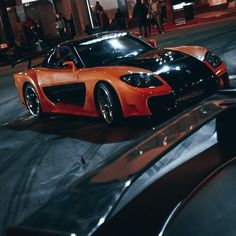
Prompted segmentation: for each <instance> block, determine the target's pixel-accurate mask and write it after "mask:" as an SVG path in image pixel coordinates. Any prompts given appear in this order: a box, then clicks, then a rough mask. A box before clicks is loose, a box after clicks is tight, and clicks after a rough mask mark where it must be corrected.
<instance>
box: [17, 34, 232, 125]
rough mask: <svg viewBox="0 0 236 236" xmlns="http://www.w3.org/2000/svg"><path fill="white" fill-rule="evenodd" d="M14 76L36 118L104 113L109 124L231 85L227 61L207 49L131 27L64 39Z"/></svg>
mask: <svg viewBox="0 0 236 236" xmlns="http://www.w3.org/2000/svg"><path fill="white" fill-rule="evenodd" d="M14 80H15V85H16V88H17V91H18V93H19V97H20V101H21V103H22V104H24V105H26V107H27V108H28V110H29V111H30V113H31V114H32V115H33V116H35V117H40V116H41V115H42V114H43V113H57V114H73V115H83V116H92V117H99V116H102V117H103V118H104V120H105V121H106V122H107V123H108V124H112V123H115V122H117V121H119V120H120V119H121V118H123V117H132V116H151V115H153V114H158V113H162V112H163V111H170V110H175V109H177V108H179V107H181V106H182V105H184V104H189V103H190V102H193V101H195V100H199V99H202V98H204V97H206V96H209V95H211V94H212V93H214V92H215V91H216V90H217V89H218V88H227V87H229V78H228V73H227V69H226V66H225V64H224V63H223V62H222V61H221V59H220V58H219V57H218V56H216V55H215V54H213V53H212V52H210V51H208V50H207V49H206V48H203V47H199V46H180V47H173V48H164V49H163V48H162V49H161V48H155V47H153V46H152V45H150V44H149V43H146V42H144V41H143V40H141V39H139V38H137V37H135V36H133V35H131V34H130V33H127V32H106V33H100V34H96V35H92V36H88V37H87V38H84V39H81V40H73V41H67V42H64V43H61V44H60V45H58V46H57V47H55V48H53V49H52V50H51V51H50V52H49V54H48V55H47V56H46V57H45V59H44V60H43V62H42V64H41V65H40V66H38V67H35V68H32V69H29V70H27V71H24V72H20V73H17V74H14Z"/></svg>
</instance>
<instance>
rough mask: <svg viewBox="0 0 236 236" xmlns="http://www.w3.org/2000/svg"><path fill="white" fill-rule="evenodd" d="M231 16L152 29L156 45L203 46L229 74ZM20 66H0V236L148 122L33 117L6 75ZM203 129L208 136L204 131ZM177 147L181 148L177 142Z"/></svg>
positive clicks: (234, 64)
mask: <svg viewBox="0 0 236 236" xmlns="http://www.w3.org/2000/svg"><path fill="white" fill-rule="evenodd" d="M235 20H236V19H235V18H233V19H228V20H224V21H220V22H218V23H211V24H208V25H202V26H198V27H191V28H188V29H182V30H176V31H172V32H168V33H166V34H165V35H160V36H159V35H158V46H160V47H164V46H176V45H183V44H185V45H201V46H205V47H208V48H209V49H211V50H212V51H214V52H215V53H217V54H219V55H220V56H221V57H222V58H223V60H224V61H225V62H226V64H227V66H228V70H229V73H230V75H231V76H233V75H236V25H235ZM24 68H26V64H20V65H17V66H16V67H15V68H14V69H12V68H11V67H3V68H0V193H1V194H0V235H1V236H3V235H5V230H6V228H7V227H8V226H9V225H15V224H17V223H19V222H20V221H22V219H24V218H26V217H27V216H29V215H30V214H31V213H33V212H34V211H36V210H37V209H38V208H40V207H41V206H42V205H43V204H45V203H46V202H47V201H48V200H49V199H52V198H53V197H54V196H56V195H57V194H59V193H60V192H61V191H63V190H65V189H66V188H67V187H68V186H69V185H70V184H71V182H73V181H74V179H76V178H79V176H81V175H83V174H84V173H85V172H88V171H90V170H92V169H94V168H96V167H97V166H100V165H102V164H103V163H104V162H106V161H107V160H109V159H110V158H112V157H113V156H114V155H116V154H119V153H121V152H123V151H124V150H126V149H127V148H129V146H132V145H133V144H134V143H136V142H138V141H139V140H140V139H142V138H143V137H145V136H148V135H149V134H150V133H151V132H152V130H153V128H154V127H153V124H151V123H148V124H145V123H144V122H143V121H140V120H135V121H133V120H132V121H127V123H125V124H123V125H121V126H120V127H108V126H107V125H105V124H104V123H103V122H102V121H100V120H99V119H89V118H81V117H71V116H55V117H46V118H44V119H43V120H34V119H33V118H32V117H31V116H30V115H29V113H28V112H27V111H26V110H25V109H24V108H23V107H21V105H20V104H19V100H18V97H17V93H16V90H15V88H14V84H13V80H12V74H13V73H14V72H16V71H20V70H22V69H24ZM140 124H141V125H140ZM209 129H211V128H209ZM212 132H213V131H212ZM212 132H211V133H210V134H212ZM206 135H207V136H211V135H209V132H207V134H206ZM206 135H205V136H204V138H206ZM200 141H202V137H200V138H199V140H198V139H197V138H195V142H200ZM185 148H186V146H185ZM178 151H179V152H180V153H181V147H179V150H178ZM182 151H183V150H182Z"/></svg>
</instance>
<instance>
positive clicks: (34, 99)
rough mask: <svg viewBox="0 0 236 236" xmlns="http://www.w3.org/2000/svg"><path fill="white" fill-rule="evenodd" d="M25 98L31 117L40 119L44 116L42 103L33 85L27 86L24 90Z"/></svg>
mask: <svg viewBox="0 0 236 236" xmlns="http://www.w3.org/2000/svg"><path fill="white" fill-rule="evenodd" d="M24 98H25V104H26V107H27V109H28V110H29V112H30V113H31V115H33V116H34V117H40V116H41V115H42V109H41V105H40V101H39V98H38V95H37V93H36V90H35V88H34V87H33V86H32V85H31V84H28V85H26V87H25V89H24Z"/></svg>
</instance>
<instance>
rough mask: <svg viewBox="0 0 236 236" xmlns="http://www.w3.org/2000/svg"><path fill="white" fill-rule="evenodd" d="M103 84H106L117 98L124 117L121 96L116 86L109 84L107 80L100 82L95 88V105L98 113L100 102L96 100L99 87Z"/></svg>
mask: <svg viewBox="0 0 236 236" xmlns="http://www.w3.org/2000/svg"><path fill="white" fill-rule="evenodd" d="M101 83H104V84H106V85H107V86H108V87H109V88H110V89H111V91H112V93H113V95H114V96H116V97H117V99H118V102H119V105H120V109H121V113H122V116H123V104H122V100H121V99H120V95H119V94H118V93H117V91H116V90H115V88H114V86H113V85H112V84H111V83H110V82H108V81H107V80H99V81H98V82H97V83H96V84H95V87H94V94H93V99H94V104H95V107H96V109H97V111H98V106H99V105H98V101H97V99H96V95H97V88H98V85H99V84H101Z"/></svg>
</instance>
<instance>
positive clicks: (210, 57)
mask: <svg viewBox="0 0 236 236" xmlns="http://www.w3.org/2000/svg"><path fill="white" fill-rule="evenodd" d="M205 59H206V60H207V61H208V62H209V63H210V64H211V65H212V66H213V67H218V66H219V65H220V64H221V63H222V60H221V59H220V57H219V56H217V55H215V54H214V53H212V52H210V51H208V52H207V53H206V56H205Z"/></svg>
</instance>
